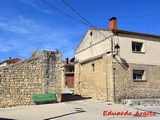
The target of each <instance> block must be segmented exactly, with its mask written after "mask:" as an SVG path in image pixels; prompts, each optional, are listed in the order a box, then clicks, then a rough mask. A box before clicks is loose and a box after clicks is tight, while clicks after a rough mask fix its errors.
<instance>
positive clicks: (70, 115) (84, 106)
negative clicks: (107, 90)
mask: <svg viewBox="0 0 160 120" xmlns="http://www.w3.org/2000/svg"><path fill="white" fill-rule="evenodd" d="M104 110H108V111H110V110H112V111H113V112H123V111H124V112H126V111H127V110H128V112H132V113H136V112H137V110H136V109H134V108H132V107H128V106H124V105H119V104H114V103H108V102H103V101H97V100H92V99H86V100H78V101H68V102H62V103H56V104H45V105H32V106H21V107H12V108H0V120H3V119H2V118H7V120H14V119H18V120H124V119H125V120H130V119H131V120H159V119H160V115H159V114H157V115H156V116H155V117H136V116H132V115H131V116H118V117H117V116H111V115H110V116H103V111H104Z"/></svg>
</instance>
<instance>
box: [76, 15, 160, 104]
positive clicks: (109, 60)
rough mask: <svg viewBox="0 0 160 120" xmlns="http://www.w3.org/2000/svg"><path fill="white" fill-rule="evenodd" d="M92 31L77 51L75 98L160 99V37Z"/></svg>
mask: <svg viewBox="0 0 160 120" xmlns="http://www.w3.org/2000/svg"><path fill="white" fill-rule="evenodd" d="M117 26H118V22H117V20H116V18H115V17H112V18H111V19H110V20H109V28H108V29H99V28H96V29H95V28H94V29H92V28H90V29H89V30H88V31H87V33H86V34H85V36H84V38H83V39H82V41H81V43H80V44H79V46H78V47H77V49H76V51H75V94H80V95H82V96H89V97H92V98H94V99H102V100H107V101H114V102H115V101H119V100H121V99H125V98H128V99H144V98H160V47H159V46H160V36H158V35H152V34H144V33H139V32H132V31H126V30H119V29H118V27H117Z"/></svg>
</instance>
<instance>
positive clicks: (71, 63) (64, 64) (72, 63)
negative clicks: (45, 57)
mask: <svg viewBox="0 0 160 120" xmlns="http://www.w3.org/2000/svg"><path fill="white" fill-rule="evenodd" d="M64 66H74V62H69V63H68V64H67V63H66V62H64V61H63V66H62V67H64Z"/></svg>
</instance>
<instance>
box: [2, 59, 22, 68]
mask: <svg viewBox="0 0 160 120" xmlns="http://www.w3.org/2000/svg"><path fill="white" fill-rule="evenodd" d="M20 61H22V59H20V58H15V59H11V58H10V59H8V60H4V61H2V62H0V67H4V66H8V65H11V64H15V63H17V62H20Z"/></svg>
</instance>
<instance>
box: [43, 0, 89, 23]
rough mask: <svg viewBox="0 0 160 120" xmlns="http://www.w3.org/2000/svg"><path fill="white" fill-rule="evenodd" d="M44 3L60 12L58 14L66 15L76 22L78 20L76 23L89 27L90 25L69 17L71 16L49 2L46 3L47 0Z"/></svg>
mask: <svg viewBox="0 0 160 120" xmlns="http://www.w3.org/2000/svg"><path fill="white" fill-rule="evenodd" d="M42 2H44V3H45V4H47V5H48V6H50V7H52V8H53V9H55V10H56V11H58V12H60V13H62V14H64V15H66V16H67V17H69V18H72V19H74V20H76V21H78V22H80V23H82V24H84V25H87V26H89V24H87V23H84V22H83V21H80V20H78V19H76V18H74V17H72V16H71V15H69V14H67V13H65V12H63V11H62V10H60V9H58V8H56V7H55V6H54V5H52V4H50V3H49V2H47V1H45V0H42Z"/></svg>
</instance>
